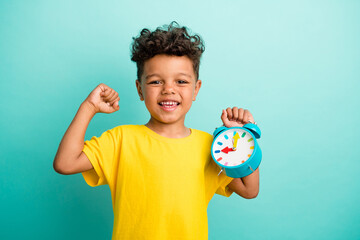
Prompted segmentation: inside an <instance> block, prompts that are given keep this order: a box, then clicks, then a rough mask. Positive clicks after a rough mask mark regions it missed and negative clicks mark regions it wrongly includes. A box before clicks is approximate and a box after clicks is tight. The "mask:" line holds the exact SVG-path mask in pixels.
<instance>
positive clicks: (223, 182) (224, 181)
mask: <svg viewBox="0 0 360 240" xmlns="http://www.w3.org/2000/svg"><path fill="white" fill-rule="evenodd" d="M220 176H221V177H220ZM220 176H219V177H220V186H219V187H218V189H217V190H216V192H215V193H216V194H219V195H223V196H225V197H230V195H231V194H232V193H233V192H234V191H232V190H231V189H230V188H229V186H228V185H229V183H231V181H232V180H233V178H231V177H228V176H226V175H225V173H224V172H222V173H221V174H220Z"/></svg>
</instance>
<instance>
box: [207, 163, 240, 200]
mask: <svg viewBox="0 0 360 240" xmlns="http://www.w3.org/2000/svg"><path fill="white" fill-rule="evenodd" d="M220 171H221V169H220V167H219V166H218V165H217V164H216V163H215V162H214V160H213V159H210V160H209V162H208V165H207V167H206V182H207V197H208V200H209V201H210V199H211V198H212V197H213V195H214V193H216V194H219V195H222V196H225V197H230V195H231V194H232V193H233V191H232V190H231V189H230V188H229V187H228V185H229V183H230V182H231V181H232V180H233V178H231V177H228V176H226V174H225V172H222V173H220V174H219V172H220Z"/></svg>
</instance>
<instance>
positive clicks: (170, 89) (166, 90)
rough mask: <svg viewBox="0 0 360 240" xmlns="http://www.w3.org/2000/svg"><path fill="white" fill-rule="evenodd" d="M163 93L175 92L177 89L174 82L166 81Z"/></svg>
mask: <svg viewBox="0 0 360 240" xmlns="http://www.w3.org/2000/svg"><path fill="white" fill-rule="evenodd" d="M161 93H162V94H174V93H175V89H174V86H173V84H172V83H168V82H165V84H164V85H163V89H162V91H161Z"/></svg>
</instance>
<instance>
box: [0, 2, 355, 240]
mask: <svg viewBox="0 0 360 240" xmlns="http://www.w3.org/2000/svg"><path fill="white" fill-rule="evenodd" d="M359 10H360V1H350V0H347V1H340V0H339V1H235V0H234V1H230V0H224V1H221V2H220V1H189V0H182V1H143V0H141V1H69V0H64V1H45V0H43V1H5V0H2V1H0V82H1V86H0V96H1V100H0V104H1V105H0V112H1V118H0V127H1V133H2V134H1V135H0V143H1V152H0V202H1V204H0V213H1V214H0V239H110V238H111V234H112V227H113V225H112V224H113V212H112V206H111V196H110V191H109V188H108V186H101V187H97V188H91V187H90V186H88V185H87V184H86V183H85V181H84V180H83V178H82V176H81V174H75V175H71V176H63V175H60V174H57V173H56V172H55V171H54V170H53V168H52V163H53V159H54V156H55V153H56V151H57V148H58V145H59V143H60V140H61V138H62V136H63V134H64V133H65V131H66V129H67V127H68V126H69V124H70V122H71V121H72V119H73V117H74V115H75V113H76V111H77V109H78V107H79V105H80V104H81V103H82V101H83V100H84V99H85V98H86V97H87V96H88V94H89V93H90V92H91V91H92V90H93V89H94V88H95V87H96V86H97V85H98V84H99V83H101V82H103V83H105V84H107V85H109V86H110V87H112V88H114V89H115V90H116V91H117V92H118V93H119V95H120V97H121V102H120V110H119V111H118V112H116V113H113V114H110V115H107V114H98V115H96V116H95V117H94V119H93V120H92V121H91V123H90V126H89V128H88V131H87V133H86V139H90V138H91V136H94V135H96V136H99V135H100V134H101V133H102V132H103V131H105V130H106V129H109V128H113V127H115V126H117V125H120V124H143V123H145V122H146V121H147V120H148V118H149V116H148V113H147V112H146V108H145V106H144V104H143V102H140V101H139V99H138V96H137V93H136V89H135V79H136V67H135V64H134V63H133V62H131V61H130V44H131V42H132V37H133V36H137V35H138V33H139V31H140V30H141V29H142V28H144V27H148V28H150V29H155V28H156V27H157V26H160V25H163V24H168V23H170V22H171V21H172V20H176V21H178V22H179V23H180V24H181V25H185V26H188V27H189V28H190V29H191V30H192V32H193V33H199V34H200V35H201V36H202V37H203V38H204V41H205V45H206V51H205V53H204V55H203V58H202V62H201V66H200V79H202V80H203V86H202V89H201V90H200V93H199V96H198V99H197V101H196V102H195V103H194V104H193V107H192V109H191V110H190V112H189V114H188V117H187V120H186V121H187V125H188V126H190V127H192V128H197V129H201V130H204V131H207V132H209V133H212V132H213V130H214V128H215V127H217V126H219V125H221V120H220V114H221V110H222V109H223V108H226V107H228V106H230V107H232V106H239V107H243V108H246V109H249V110H250V111H251V112H252V113H253V115H254V117H255V120H256V121H257V122H258V125H259V127H260V128H261V130H262V133H263V135H262V138H261V139H260V141H259V144H260V146H261V148H262V150H263V161H262V163H261V166H260V169H261V170H260V174H261V175H260V179H261V183H260V193H259V195H258V197H257V198H255V199H251V200H247V199H243V198H241V197H239V196H236V195H235V194H233V195H232V196H231V197H230V198H225V197H222V196H215V197H214V198H213V200H212V201H211V202H210V205H209V208H208V218H209V239H360V204H359V203H360V194H359V193H360V184H359V183H360V174H359V168H360V158H359V154H360V147H359V140H358V136H359V134H360V129H359V125H358V123H359V121H360V114H359V107H360V106H359V103H360V96H359V90H360V70H359V69H360V68H359V66H360V44H359V43H360V12H359Z"/></svg>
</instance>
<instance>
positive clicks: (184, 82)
mask: <svg viewBox="0 0 360 240" xmlns="http://www.w3.org/2000/svg"><path fill="white" fill-rule="evenodd" d="M177 82H178V83H179V84H187V83H189V82H188V81H186V80H178V81H177Z"/></svg>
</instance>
